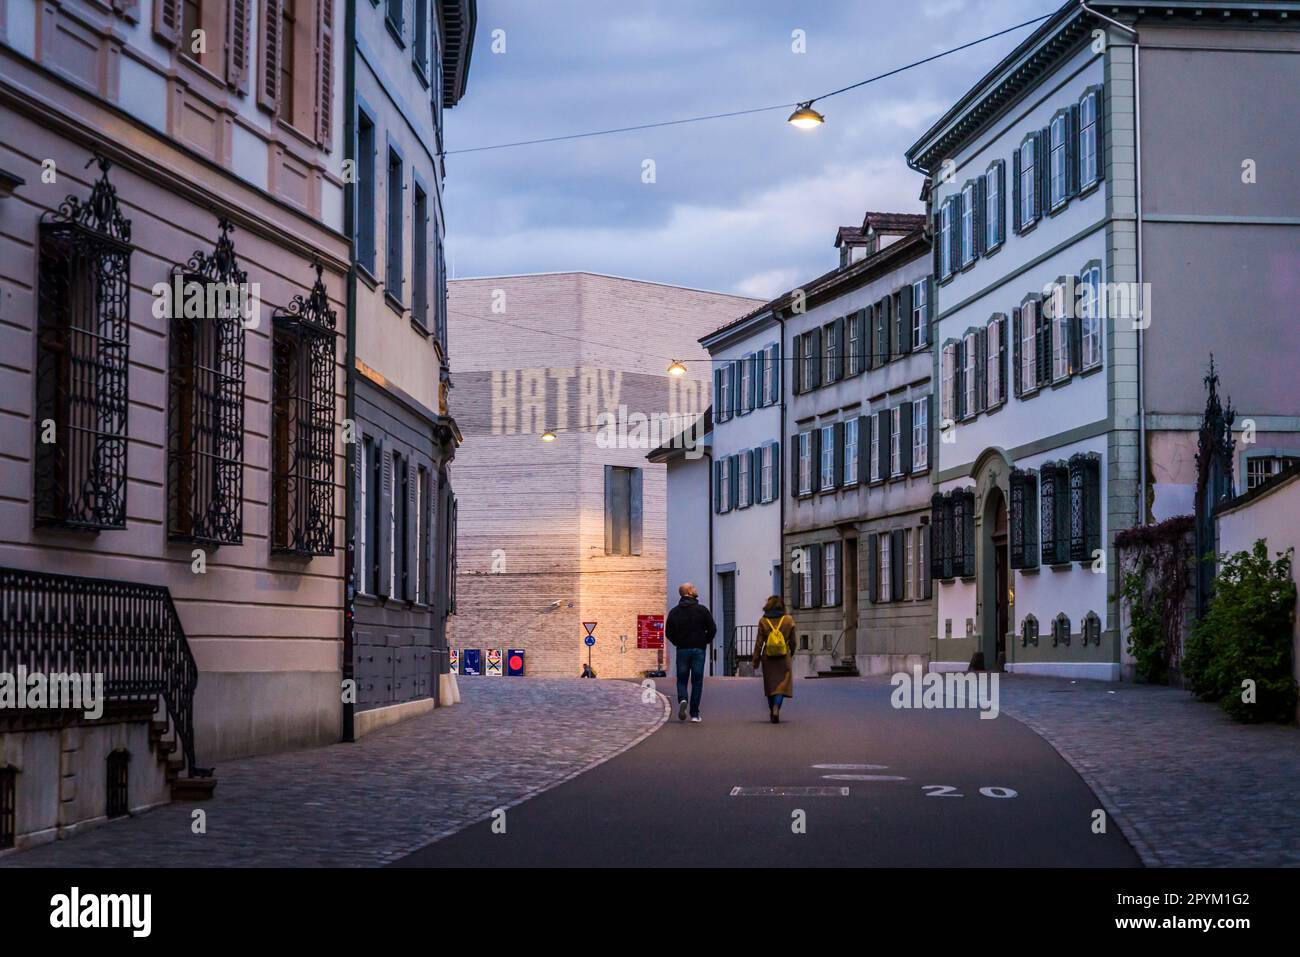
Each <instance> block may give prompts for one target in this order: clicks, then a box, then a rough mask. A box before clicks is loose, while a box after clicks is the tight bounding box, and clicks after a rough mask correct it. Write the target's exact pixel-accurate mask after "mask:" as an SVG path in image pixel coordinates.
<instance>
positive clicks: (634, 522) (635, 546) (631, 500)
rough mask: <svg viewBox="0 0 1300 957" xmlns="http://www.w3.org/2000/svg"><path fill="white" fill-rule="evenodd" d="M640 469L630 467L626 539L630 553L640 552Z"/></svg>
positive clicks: (641, 506)
mask: <svg viewBox="0 0 1300 957" xmlns="http://www.w3.org/2000/svg"><path fill="white" fill-rule="evenodd" d="M642 476H643V473H642V470H641V469H635V468H634V469H632V476H631V481H630V482H629V483H628V484H629V485H630V486H631V491H630V494H629V495H628V513H629V514H628V518H629V521H628V532H627V535H628V541H629V542H630V543H631V546H632V554H633V555H640V554H641V516H642V514H643V512H644V507H643V505H642Z"/></svg>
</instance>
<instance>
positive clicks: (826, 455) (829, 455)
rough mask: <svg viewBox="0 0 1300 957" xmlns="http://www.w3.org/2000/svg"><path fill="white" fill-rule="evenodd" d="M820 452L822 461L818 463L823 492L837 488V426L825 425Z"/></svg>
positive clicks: (822, 431)
mask: <svg viewBox="0 0 1300 957" xmlns="http://www.w3.org/2000/svg"><path fill="white" fill-rule="evenodd" d="M818 445H819V446H820V448H819V450H818V452H819V455H820V457H821V462H820V463H819V464H818V475H819V477H820V479H819V487H820V488H821V490H822V491H823V492H826V491H830V490H831V489H834V488H835V426H833V425H827V426H823V427H822V430H821V441H820V442H819V443H818Z"/></svg>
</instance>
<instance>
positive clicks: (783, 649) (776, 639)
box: [762, 615, 793, 658]
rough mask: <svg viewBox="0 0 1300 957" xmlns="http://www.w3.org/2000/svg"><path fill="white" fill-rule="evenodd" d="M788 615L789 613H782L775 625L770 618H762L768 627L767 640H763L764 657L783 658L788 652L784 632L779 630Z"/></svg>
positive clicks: (788, 647) (788, 648)
mask: <svg viewBox="0 0 1300 957" xmlns="http://www.w3.org/2000/svg"><path fill="white" fill-rule="evenodd" d="M789 617H790V616H789V615H782V616H781V618H780V620H779V621H777V623H776V624H775V625H774V624H772V619H771V618H763V619H762V621H763V622H764V624H766V625H767V627H768V632H767V640H766V641H764V642H763V655H764V657H767V658H784V657H785V656H786V655H788V654H789V653H790V646H789V645H788V644H786V640H785V633H784V632H783V631H781V626H782V625H783V624H785V620H786V619H787V618H789ZM791 624H793V622H791Z"/></svg>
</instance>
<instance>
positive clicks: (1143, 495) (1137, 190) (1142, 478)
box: [1079, 0, 1149, 525]
mask: <svg viewBox="0 0 1300 957" xmlns="http://www.w3.org/2000/svg"><path fill="white" fill-rule="evenodd" d="M1079 6H1080V7H1081V8H1082V9H1083V10H1085V11H1086V12H1087V13H1090V14H1091V15H1092V16H1094V17H1096V18H1097V19H1098V20H1102V21H1104V22H1106V23H1109V24H1110V25H1111V26H1114V27H1118V28H1119V29H1120V30H1123V31H1124V32H1125V33H1127V34H1129V35H1130V36H1132V37H1133V166H1134V176H1133V180H1134V203H1135V204H1136V210H1135V212H1136V222H1137V237H1136V239H1137V249H1136V250H1135V252H1134V255H1135V259H1136V261H1137V284H1138V302H1144V301H1145V299H1144V292H1143V290H1144V289H1145V286H1144V285H1143V282H1142V59H1141V57H1142V51H1141V48H1140V46H1139V44H1138V32H1137V30H1135V29H1133V28H1132V27H1130V26H1129V25H1128V24H1125V23H1120V22H1119V21H1118V20H1112V19H1111V18H1110V17H1108V16H1105V15H1104V14H1101V13H1098V12H1097V11H1096V10H1094V9H1092V7H1090V6H1088V4H1087V3H1086V2H1084V0H1080V2H1079ZM1148 318H1149V317H1148V316H1147V315H1146V312H1145V310H1143V312H1142V321H1141V323H1140V324H1139V325H1138V328H1137V398H1138V493H1137V498H1138V500H1137V518H1138V524H1139V525H1145V524H1147V407H1146V389H1145V387H1144V384H1143V382H1144V378H1145V377H1144V375H1143V371H1142V370H1143V364H1142V360H1143V354H1144V347H1145V343H1144V338H1143V333H1144V332H1145V327H1146V323H1147V320H1148Z"/></svg>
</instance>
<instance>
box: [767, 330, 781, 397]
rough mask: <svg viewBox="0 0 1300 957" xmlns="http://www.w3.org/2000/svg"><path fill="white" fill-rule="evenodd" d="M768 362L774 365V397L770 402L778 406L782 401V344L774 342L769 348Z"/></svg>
mask: <svg viewBox="0 0 1300 957" xmlns="http://www.w3.org/2000/svg"><path fill="white" fill-rule="evenodd" d="M767 361H768V362H770V363H771V364H772V395H771V396H770V398H769V402H770V403H771V404H772V405H776V404H777V403H778V402H780V401H781V344H780V343H779V342H774V343H773V344H772V345H770V346H768V347H767Z"/></svg>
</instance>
